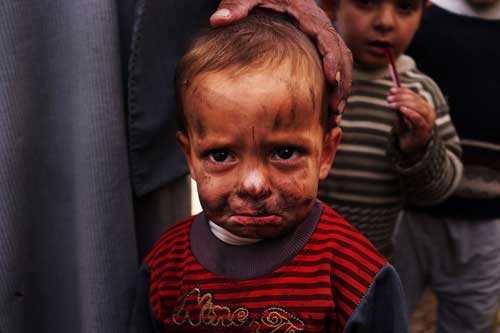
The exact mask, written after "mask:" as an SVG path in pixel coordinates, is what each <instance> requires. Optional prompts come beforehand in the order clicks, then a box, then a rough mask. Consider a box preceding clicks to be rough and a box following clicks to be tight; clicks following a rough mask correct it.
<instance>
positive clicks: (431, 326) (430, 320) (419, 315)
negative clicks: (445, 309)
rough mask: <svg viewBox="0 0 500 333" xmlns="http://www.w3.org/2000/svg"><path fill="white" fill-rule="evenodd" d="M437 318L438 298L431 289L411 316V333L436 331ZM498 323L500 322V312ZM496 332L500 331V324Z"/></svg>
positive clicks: (431, 332) (434, 332)
mask: <svg viewBox="0 0 500 333" xmlns="http://www.w3.org/2000/svg"><path fill="white" fill-rule="evenodd" d="M436 320H437V299H436V296H435V295H434V294H433V293H432V292H431V291H430V290H426V292H425V293H424V295H423V296H422V299H421V300H420V303H419V304H418V306H417V309H416V310H415V312H414V313H413V315H412V317H411V324H410V333H436ZM498 323H500V313H499V321H498ZM495 332H496V333H500V325H498V326H497V329H496V331H495ZM495 332H493V333H495Z"/></svg>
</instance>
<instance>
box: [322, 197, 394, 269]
mask: <svg viewBox="0 0 500 333" xmlns="http://www.w3.org/2000/svg"><path fill="white" fill-rule="evenodd" d="M322 206H323V213H322V214H321V221H320V223H319V225H318V232H317V233H316V237H320V238H323V239H324V240H325V238H326V239H328V240H329V241H331V242H332V243H333V244H335V245H336V246H335V247H334V251H335V255H336V257H338V258H342V260H347V261H350V262H351V264H353V265H355V266H368V267H369V268H370V270H371V271H372V272H373V273H376V272H378V271H379V270H380V269H381V268H382V267H383V266H384V265H385V264H387V261H386V260H385V259H384V258H383V257H382V255H381V254H380V253H379V252H378V251H377V249H376V248H375V246H374V245H373V244H372V243H371V242H370V241H369V240H368V239H367V238H366V237H365V236H364V235H363V234H362V233H361V232H360V231H358V229H356V228H355V227H354V226H353V225H352V224H351V223H349V222H348V221H347V220H345V219H344V218H343V217H342V216H340V215H339V214H338V213H337V212H335V211H334V210H333V209H332V208H331V207H329V206H328V205H326V204H324V203H322Z"/></svg>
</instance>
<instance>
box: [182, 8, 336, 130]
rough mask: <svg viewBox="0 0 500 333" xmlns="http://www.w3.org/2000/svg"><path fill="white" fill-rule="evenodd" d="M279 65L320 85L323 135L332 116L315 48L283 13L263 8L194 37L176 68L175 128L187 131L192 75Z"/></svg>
mask: <svg viewBox="0 0 500 333" xmlns="http://www.w3.org/2000/svg"><path fill="white" fill-rule="evenodd" d="M285 61H286V62H289V64H290V65H291V66H290V67H291V71H292V73H293V75H297V76H298V77H299V79H302V78H306V77H312V79H313V80H321V81H320V82H323V91H322V92H321V95H322V97H321V98H322V111H321V112H322V113H321V125H322V127H323V129H324V131H325V133H328V131H329V130H330V129H331V128H332V127H334V126H335V116H334V115H332V114H331V113H330V112H329V110H328V93H327V85H326V82H325V78H324V75H323V69H322V65H321V58H320V56H319V53H318V51H317V49H316V47H315V46H314V44H313V43H312V42H311V40H309V38H308V37H307V36H306V35H305V34H304V33H303V32H301V31H300V30H299V29H298V28H297V27H296V26H295V25H294V23H293V22H292V21H291V19H289V18H288V17H287V16H286V15H284V14H280V13H275V12H272V11H268V10H263V9H258V10H254V11H253V12H252V13H251V14H250V15H249V16H248V17H246V18H244V19H242V20H240V21H237V22H235V23H233V24H230V25H227V26H223V27H217V28H210V29H208V30H206V31H203V32H202V33H201V34H200V35H199V36H198V37H197V38H195V40H194V42H193V43H192V45H191V47H190V48H189V49H188V51H187V52H186V53H185V54H184V56H183V57H182V59H181V60H180V62H179V64H178V65H177V70H176V82H175V87H176V98H177V106H178V108H177V109H178V112H177V116H178V117H177V118H178V123H179V129H180V130H181V131H183V132H185V133H187V123H186V117H185V115H184V112H183V110H182V96H183V94H184V93H185V91H186V89H187V88H188V87H189V85H190V84H191V83H192V82H193V80H194V79H195V78H196V77H197V76H198V75H201V74H205V73H208V72H218V71H222V70H224V71H225V70H228V69H229V70H231V71H232V74H233V73H234V75H238V74H241V73H245V72H248V71H254V70H258V69H262V68H269V67H271V68H272V66H276V67H278V66H279V65H280V64H282V63H283V62H285ZM299 75H302V78H300V76H299ZM312 82H318V81H312Z"/></svg>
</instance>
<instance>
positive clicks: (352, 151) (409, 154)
mask: <svg viewBox="0 0 500 333" xmlns="http://www.w3.org/2000/svg"><path fill="white" fill-rule="evenodd" d="M323 2H324V5H330V7H332V6H333V12H334V14H333V20H334V25H335V26H336V29H337V31H338V32H339V34H340V35H341V36H342V37H343V38H344V40H345V42H346V44H347V46H348V47H349V48H350V49H351V51H352V53H353V57H354V63H355V67H354V73H353V92H352V95H351V97H350V98H349V101H348V103H347V106H346V110H347V112H346V113H345V116H344V120H343V122H342V128H343V131H344V136H343V139H342V144H341V145H340V146H339V149H338V153H337V159H336V164H335V168H334V169H332V170H331V172H330V175H329V177H328V178H327V179H326V181H324V182H322V183H321V184H320V195H319V197H320V199H322V200H325V202H327V203H328V204H330V205H331V206H332V207H333V208H334V209H335V210H336V211H338V212H339V213H340V214H341V215H342V216H344V217H345V218H346V219H347V220H348V221H349V222H351V223H353V224H354V225H355V226H356V227H357V228H358V229H359V230H360V231H361V232H362V233H363V234H364V235H365V236H366V237H367V238H368V239H369V240H371V241H372V242H373V243H374V245H375V246H376V247H377V249H378V250H379V251H380V252H381V253H382V254H383V255H384V256H385V257H386V258H390V257H391V256H392V254H393V246H392V241H391V237H392V234H393V230H394V226H395V224H396V221H397V219H398V215H399V214H400V213H401V211H402V209H403V207H404V206H405V205H406V204H411V205H432V204H436V203H438V202H440V201H442V200H443V199H445V198H446V197H447V196H449V195H450V194H451V193H452V192H453V190H454V189H455V187H456V186H457V184H458V182H459V180H460V177H461V170H462V164H461V162H460V159H459V156H460V154H461V150H460V146H459V143H458V137H457V134H456V132H455V129H454V127H453V125H452V123H451V121H450V117H449V114H448V106H447V103H446V100H445V99H444V97H443V95H442V94H441V91H440V90H439V88H438V86H437V85H436V84H435V83H434V82H433V81H432V80H431V79H430V78H429V77H428V76H426V75H424V74H422V73H421V72H419V71H418V69H417V67H416V65H415V62H414V61H413V60H412V59H411V58H410V57H408V56H406V55H404V52H405V50H406V48H407V47H408V45H409V43H410V41H411V40H412V37H413V35H414V33H415V31H416V30H417V28H418V26H419V23H420V19H421V17H422V12H423V10H424V7H425V5H426V2H425V1H424V0H404V1H403V0H336V1H334V2H332V1H331V0H330V1H327V0H324V1H323ZM385 49H389V50H390V52H392V54H393V55H394V58H395V59H396V60H395V62H396V68H397V71H398V72H399V78H400V81H401V87H395V86H394V83H393V80H392V79H391V74H390V72H389V69H388V65H387V61H386V54H385ZM400 116H402V117H403V118H405V119H406V120H405V121H404V123H406V124H408V125H406V126H400V125H399V124H400V123H401V122H400V121H399V120H398V117H400Z"/></svg>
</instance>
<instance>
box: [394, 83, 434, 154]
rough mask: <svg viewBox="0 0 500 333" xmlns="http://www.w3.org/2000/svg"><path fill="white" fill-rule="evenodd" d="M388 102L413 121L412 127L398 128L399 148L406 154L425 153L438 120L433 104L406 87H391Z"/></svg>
mask: <svg viewBox="0 0 500 333" xmlns="http://www.w3.org/2000/svg"><path fill="white" fill-rule="evenodd" d="M387 102H388V103H389V105H390V106H391V108H393V109H395V110H399V112H401V113H402V115H403V116H404V117H405V118H406V119H407V120H408V121H409V122H410V123H411V126H410V127H411V128H396V134H397V135H398V137H399V149H401V151H402V152H403V153H404V154H419V153H423V152H424V151H425V149H426V147H427V144H428V143H429V141H430V140H431V137H432V131H433V129H434V124H435V122H436V113H435V112H434V109H433V108H432V106H431V105H430V104H429V103H428V102H427V101H426V100H425V99H424V98H423V97H422V96H420V95H418V94H417V93H415V92H413V91H412V90H410V89H408V88H404V87H400V88H391V90H390V94H389V96H388V97H387Z"/></svg>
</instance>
